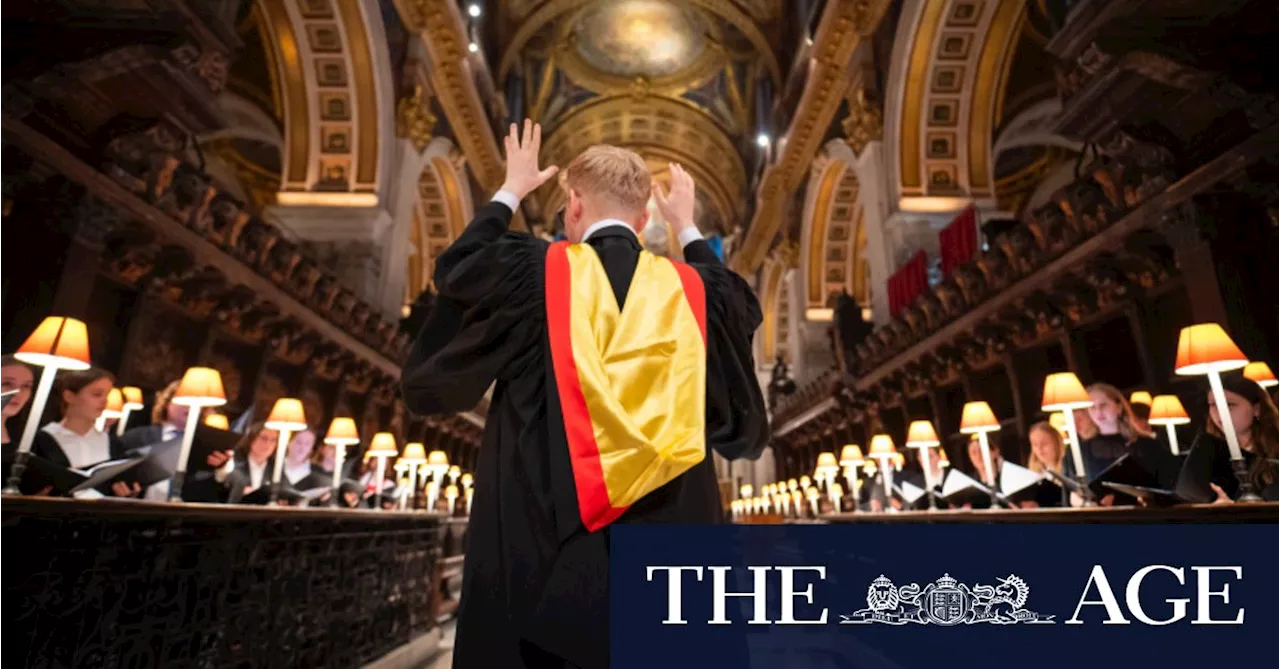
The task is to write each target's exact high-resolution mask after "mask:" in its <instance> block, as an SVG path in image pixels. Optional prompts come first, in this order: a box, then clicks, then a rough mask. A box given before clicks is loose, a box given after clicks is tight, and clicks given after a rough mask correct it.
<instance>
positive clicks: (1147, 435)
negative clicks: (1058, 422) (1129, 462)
mask: <svg viewBox="0 0 1280 669" xmlns="http://www.w3.org/2000/svg"><path fill="white" fill-rule="evenodd" d="M1087 390H1088V392H1089V399H1091V400H1093V405H1092V406H1090V407H1089V418H1090V419H1092V421H1093V423H1094V425H1095V426H1097V432H1096V433H1095V434H1092V435H1090V436H1088V437H1084V436H1083V435H1082V436H1081V438H1080V457H1081V460H1083V461H1084V469H1085V474H1086V476H1087V478H1091V479H1092V478H1094V477H1096V476H1098V475H1099V474H1101V473H1102V472H1103V470H1105V469H1106V468H1107V467H1109V466H1110V465H1111V463H1113V462H1115V461H1116V460H1118V459H1120V458H1121V457H1123V456H1125V455H1132V456H1133V457H1134V459H1135V460H1136V461H1137V462H1138V464H1139V465H1140V466H1141V467H1142V469H1144V470H1146V471H1147V472H1148V473H1149V474H1150V475H1151V476H1152V477H1153V478H1154V479H1155V480H1156V481H1157V482H1158V483H1157V485H1159V486H1160V487H1162V488H1171V487H1172V485H1173V479H1174V477H1175V476H1176V474H1177V463H1176V462H1175V461H1174V460H1173V456H1172V455H1171V454H1170V453H1169V450H1168V449H1167V448H1165V447H1164V446H1162V445H1161V444H1160V442H1158V441H1156V439H1155V435H1154V434H1152V433H1151V432H1144V431H1143V430H1142V429H1141V428H1140V427H1139V426H1138V421H1137V418H1136V417H1135V416H1134V415H1133V408H1132V407H1131V406H1130V405H1129V400H1128V399H1126V398H1125V396H1124V394H1123V393H1121V392H1120V390H1119V389H1117V388H1116V387H1115V386H1113V385H1111V384H1109V383H1095V384H1093V385H1091V386H1089V387H1088V388H1087ZM1075 413H1080V412H1075ZM1063 469H1064V470H1065V472H1066V474H1067V476H1074V475H1075V465H1074V463H1073V462H1072V460H1071V458H1067V459H1066V461H1065V462H1064V466H1063ZM1116 501H1117V500H1116V496H1115V494H1114V493H1108V494H1106V495H1103V496H1102V498H1101V499H1100V500H1099V501H1098V503H1099V504H1101V505H1102V506H1110V505H1111V504H1114V503H1115V502H1116Z"/></svg>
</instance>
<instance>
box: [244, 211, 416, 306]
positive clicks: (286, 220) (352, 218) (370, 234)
mask: <svg viewBox="0 0 1280 669" xmlns="http://www.w3.org/2000/svg"><path fill="white" fill-rule="evenodd" d="M263 218H266V219H267V220H269V221H271V222H272V223H274V224H275V225H276V226H278V227H279V228H280V229H281V230H283V231H284V232H285V234H286V235H287V236H288V237H289V238H291V239H293V240H295V241H296V242H298V243H299V244H300V245H301V246H302V247H304V248H305V249H306V250H307V252H308V253H310V254H311V255H312V257H313V258H315V259H316V261H317V262H319V263H321V265H322V266H323V267H325V268H326V269H328V270H329V271H331V272H333V273H334V275H335V276H336V277H337V278H338V281H339V282H341V283H342V285H344V286H346V287H347V288H349V289H351V291H352V292H354V293H355V294H356V296H357V297H359V298H361V299H363V300H364V301H365V302H367V303H369V304H370V305H372V306H374V307H377V308H379V309H381V310H382V311H383V314H384V315H386V316H390V317H398V316H399V314H400V306H401V305H400V303H401V301H402V300H403V298H404V295H403V291H404V288H403V280H404V278H403V269H402V270H401V279H400V280H401V282H402V283H401V287H400V293H396V294H394V295H388V294H384V292H386V291H387V287H386V285H385V284H386V283H387V282H385V281H384V277H383V272H384V262H383V257H382V256H383V251H384V250H386V249H388V248H389V247H390V246H391V244H390V243H389V242H390V241H391V237H392V234H391V232H392V230H393V228H394V220H393V219H392V216H391V213H390V212H388V211H387V210H386V209H383V208H382V207H381V206H378V207H340V206H325V207H312V206H283V205H274V206H271V207H268V208H267V210H266V211H264V212H263Z"/></svg>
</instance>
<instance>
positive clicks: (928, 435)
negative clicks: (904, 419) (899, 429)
mask: <svg viewBox="0 0 1280 669" xmlns="http://www.w3.org/2000/svg"><path fill="white" fill-rule="evenodd" d="M941 443H942V442H941V441H940V440H939V439H938V432H937V431H936V430H934V429H933V423H930V422H929V421H927V420H913V421H911V426H910V427H908V428H907V448H929V447H931V446H937V445H939V444H941Z"/></svg>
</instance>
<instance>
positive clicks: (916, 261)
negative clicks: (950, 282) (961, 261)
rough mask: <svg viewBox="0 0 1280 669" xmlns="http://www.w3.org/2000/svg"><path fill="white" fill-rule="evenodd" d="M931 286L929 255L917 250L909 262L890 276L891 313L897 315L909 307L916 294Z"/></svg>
mask: <svg viewBox="0 0 1280 669" xmlns="http://www.w3.org/2000/svg"><path fill="white" fill-rule="evenodd" d="M928 286H929V266H928V257H927V256H925V254H924V251H916V254H915V255H914V256H911V260H908V261H907V264H905V265H903V266H902V267H900V268H899V269H898V271H897V272H894V273H893V276H891V277H889V314H890V315H891V316H897V315H898V312H900V311H902V310H903V309H905V308H907V307H908V306H909V305H910V304H911V303H912V302H913V301H914V300H915V299H916V296H917V295H919V294H920V293H922V292H924V289H925V288H927V287H928Z"/></svg>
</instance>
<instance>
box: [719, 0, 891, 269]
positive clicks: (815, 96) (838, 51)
mask: <svg viewBox="0 0 1280 669" xmlns="http://www.w3.org/2000/svg"><path fill="white" fill-rule="evenodd" d="M888 6H889V0H835V1H833V2H828V3H827V6H826V9H825V10H824V12H823V14H824V15H823V18H822V22H821V23H820V24H819V26H818V34H817V35H816V36H815V37H814V45H813V54H814V62H813V65H812V70H811V72H810V74H809V80H808V81H807V82H806V83H805V89H804V92H803V93H802V94H801V96H800V103H799V105H798V106H797V108H796V113H795V115H794V116H793V118H792V121H791V126H790V128H788V131H787V133H786V136H787V142H786V144H785V145H784V147H783V151H782V155H781V156H779V158H778V160H777V162H775V163H774V164H773V165H771V166H769V167H768V168H767V169H766V171H765V175H764V178H763V180H762V181H761V187H760V193H759V196H758V198H757V204H756V212H755V216H754V218H753V219H752V221H751V226H750V228H748V230H747V237H746V240H745V241H744V242H743V246H742V251H741V252H740V253H739V254H737V255H736V256H735V257H734V262H733V265H734V268H735V269H736V270H737V271H738V272H739V273H741V274H750V273H752V272H754V271H755V270H756V269H758V268H759V267H760V263H761V262H763V261H764V256H765V252H766V251H767V249H768V247H769V244H770V242H772V240H773V238H774V237H775V236H776V235H777V234H778V230H779V229H780V228H781V226H782V212H783V208H784V206H785V204H786V201H787V199H788V198H790V197H791V194H792V193H794V192H795V189H796V188H797V187H798V186H799V185H800V182H801V181H803V180H804V176H805V174H806V172H807V170H808V166H809V162H810V161H811V160H813V156H814V154H815V153H817V151H818V147H819V146H820V145H821V143H822V140H823V134H824V133H825V132H826V129H827V128H828V127H829V126H830V125H831V120H832V118H834V117H835V114H836V112H837V111H838V110H839V108H840V103H841V102H842V99H843V98H842V96H843V94H844V92H845V91H846V90H848V87H849V81H848V79H849V59H850V58H851V57H852V56H853V52H854V50H855V49H857V47H858V45H859V44H860V43H861V42H862V39H861V38H862V36H864V35H867V34H869V33H870V32H871V31H873V30H874V29H875V27H876V25H877V24H878V23H879V22H880V19H881V17H883V16H884V12H885V9H887V8H888Z"/></svg>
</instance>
